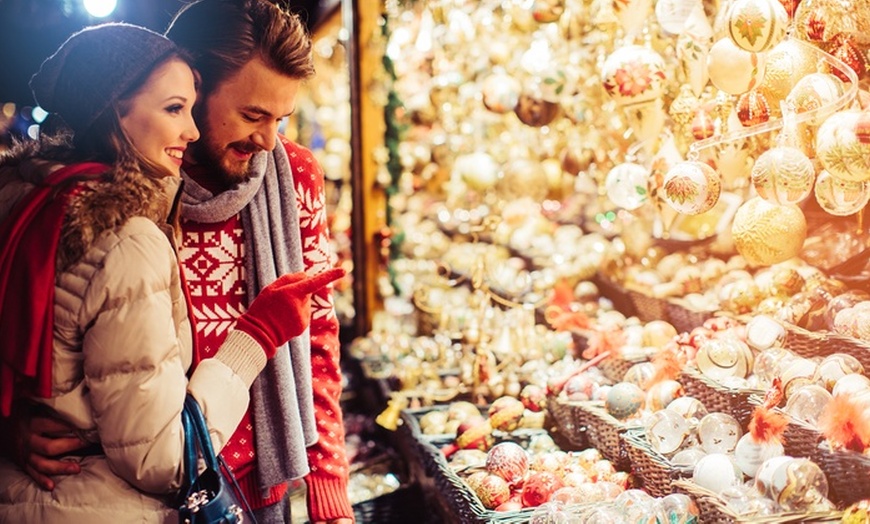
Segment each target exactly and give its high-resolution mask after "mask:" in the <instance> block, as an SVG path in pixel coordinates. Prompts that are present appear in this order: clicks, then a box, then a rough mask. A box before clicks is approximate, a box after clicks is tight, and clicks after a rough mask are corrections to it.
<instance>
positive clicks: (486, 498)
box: [474, 474, 511, 509]
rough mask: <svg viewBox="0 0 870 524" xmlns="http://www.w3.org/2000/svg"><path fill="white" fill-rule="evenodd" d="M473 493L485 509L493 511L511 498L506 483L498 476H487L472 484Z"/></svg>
mask: <svg viewBox="0 0 870 524" xmlns="http://www.w3.org/2000/svg"><path fill="white" fill-rule="evenodd" d="M474 492H475V494H477V497H478V498H479V499H480V502H481V503H482V504H483V505H484V507H486V508H487V509H495V508H496V507H497V506H499V505H501V504H503V503H505V502H507V500H508V499H509V498H510V496H511V490H510V486H508V483H507V481H505V480H504V479H503V478H501V477H499V476H498V475H491V474H487V475H486V476H484V477H482V478H481V479H480V480H479V481H477V482H475V483H474Z"/></svg>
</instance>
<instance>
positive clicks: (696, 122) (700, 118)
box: [692, 109, 716, 140]
mask: <svg viewBox="0 0 870 524" xmlns="http://www.w3.org/2000/svg"><path fill="white" fill-rule="evenodd" d="M715 131H716V128H715V126H714V123H713V119H712V118H711V117H710V115H709V114H708V113H707V112H706V111H704V110H703V109H699V110H698V111H697V112H696V113H695V118H693V119H692V136H693V137H695V140H704V139H705V138H710V137H711V136H713V133H714V132H715Z"/></svg>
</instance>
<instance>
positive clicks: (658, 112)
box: [623, 99, 667, 154]
mask: <svg viewBox="0 0 870 524" xmlns="http://www.w3.org/2000/svg"><path fill="white" fill-rule="evenodd" d="M623 111H624V113H625V116H626V120H627V121H628V125H629V126H631V129H632V131H634V136H635V137H636V138H637V140H638V141H639V142H640V143H641V144H643V146H644V149H645V150H646V152H647V153H649V154H653V153H655V151H656V150H657V149H658V145H659V144H658V138H659V134H660V133H661V132H662V129H663V128H664V126H665V120H666V116H667V115H666V114H665V109H664V107H663V103H662V101H661V100H660V99H656V100H650V101H649V102H643V103H640V104H630V105H626V106H624V107H623Z"/></svg>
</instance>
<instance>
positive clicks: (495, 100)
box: [481, 72, 522, 114]
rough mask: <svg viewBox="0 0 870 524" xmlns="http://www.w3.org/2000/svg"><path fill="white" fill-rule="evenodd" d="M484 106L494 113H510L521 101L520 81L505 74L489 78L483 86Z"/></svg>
mask: <svg viewBox="0 0 870 524" xmlns="http://www.w3.org/2000/svg"><path fill="white" fill-rule="evenodd" d="M481 92H482V94H483V105H484V106H485V107H486V108H487V109H489V110H490V111H492V112H493V113H499V114H504V113H509V112H511V111H513V110H514V108H515V107H516V106H517V103H518V102H519V101H520V93H521V92H522V86H521V85H520V83H519V81H518V80H516V79H515V78H514V77H512V76H511V75H509V74H507V73H505V72H496V73H492V74H490V75H489V76H487V77H486V78H485V79H484V80H483V84H482V85H481Z"/></svg>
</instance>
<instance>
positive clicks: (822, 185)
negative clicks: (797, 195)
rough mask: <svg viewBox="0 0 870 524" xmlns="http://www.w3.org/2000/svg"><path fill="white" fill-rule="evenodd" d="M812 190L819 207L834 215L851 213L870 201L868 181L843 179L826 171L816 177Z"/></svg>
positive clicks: (862, 207) (869, 184)
mask: <svg viewBox="0 0 870 524" xmlns="http://www.w3.org/2000/svg"><path fill="white" fill-rule="evenodd" d="M813 191H814V193H815V196H816V202H818V203H819V207H821V208H822V209H823V210H824V211H825V212H826V213H830V214H832V215H836V216H847V215H853V214H855V213H857V212H858V211H861V210H862V209H864V206H866V205H867V202H868V201H870V183H868V182H852V181H848V180H844V179H842V178H839V177H835V176H833V175H831V173H829V172H827V171H822V172H821V173H819V176H817V177H816V185H815V186H814V187H813Z"/></svg>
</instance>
